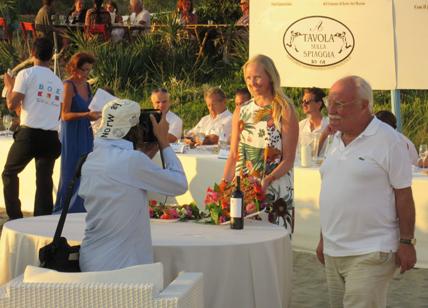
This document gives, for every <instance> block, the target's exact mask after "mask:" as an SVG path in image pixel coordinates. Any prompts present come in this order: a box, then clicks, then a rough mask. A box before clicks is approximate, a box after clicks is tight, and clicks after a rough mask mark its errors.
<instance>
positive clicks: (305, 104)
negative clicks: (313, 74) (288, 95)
mask: <svg viewBox="0 0 428 308" xmlns="http://www.w3.org/2000/svg"><path fill="white" fill-rule="evenodd" d="M314 102H315V100H313V99H310V100H308V101H305V100H304V99H302V101H301V102H300V104H302V105H303V106H308V105H309V104H310V103H314Z"/></svg>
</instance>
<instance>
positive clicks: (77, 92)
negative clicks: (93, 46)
mask: <svg viewBox="0 0 428 308" xmlns="http://www.w3.org/2000/svg"><path fill="white" fill-rule="evenodd" d="M94 63H95V58H94V57H93V56H92V55H91V54H89V53H86V52H79V53H76V54H74V55H73V56H72V57H71V59H70V61H69V62H68V64H67V67H66V70H67V73H68V74H69V76H70V78H69V79H67V80H65V81H64V99H63V102H62V106H61V120H62V121H61V135H60V140H61V176H60V181H59V185H58V194H57V198H56V203H55V209H54V211H58V210H61V209H62V207H63V202H64V199H65V194H66V191H67V187H68V184H69V182H70V180H71V179H72V177H73V175H74V171H75V169H76V164H77V162H78V160H79V158H80V156H81V155H83V154H86V153H89V152H91V151H92V149H93V145H94V135H93V133H92V128H91V123H90V121H95V120H98V119H99V118H100V117H101V113H100V112H96V111H90V110H89V109H88V106H89V103H90V101H91V99H92V94H91V88H90V86H89V83H88V81H87V80H88V77H89V72H90V71H91V69H92V66H93V64H94ZM77 187H78V185H76V186H75V188H74V191H73V198H72V199H71V202H70V208H69V212H85V208H84V207H83V199H82V198H80V197H79V196H78V195H77V193H76V191H77Z"/></svg>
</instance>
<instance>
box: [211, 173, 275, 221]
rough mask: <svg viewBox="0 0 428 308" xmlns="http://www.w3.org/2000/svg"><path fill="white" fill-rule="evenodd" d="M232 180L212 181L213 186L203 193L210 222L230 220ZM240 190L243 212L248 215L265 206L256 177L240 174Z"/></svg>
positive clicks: (234, 185) (233, 186) (263, 195)
mask: <svg viewBox="0 0 428 308" xmlns="http://www.w3.org/2000/svg"><path fill="white" fill-rule="evenodd" d="M235 187H236V184H235V183H234V182H231V183H228V182H225V181H222V182H220V183H219V184H217V183H214V187H213V188H211V187H208V189H207V193H206V195H205V200H204V204H205V208H206V210H207V211H208V212H209V217H210V222H211V223H214V224H221V223H223V222H226V221H228V220H230V196H231V194H232V192H233V190H234V189H235ZM240 188H241V191H242V192H243V193H244V204H245V209H244V210H245V213H244V215H245V216H247V215H250V214H252V213H256V212H259V211H261V210H263V209H265V208H266V206H267V203H266V202H265V194H264V193H263V191H262V187H261V183H260V181H259V180H258V179H257V178H256V177H252V176H248V175H246V176H241V187H240Z"/></svg>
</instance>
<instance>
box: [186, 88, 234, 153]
mask: <svg viewBox="0 0 428 308" xmlns="http://www.w3.org/2000/svg"><path fill="white" fill-rule="evenodd" d="M204 99H205V103H206V104H207V108H208V111H209V113H210V114H208V115H206V116H204V117H203V118H202V119H201V120H200V121H199V122H198V124H196V126H195V127H194V128H192V129H191V130H190V132H189V133H188V136H187V137H189V138H187V139H186V142H187V143H189V144H191V145H192V144H195V143H196V144H198V145H200V144H205V145H212V144H217V143H218V141H219V138H220V136H223V137H224V138H225V139H226V140H229V139H230V134H231V132H232V113H231V112H230V111H229V110H228V109H227V107H226V94H224V92H223V91H222V90H221V89H220V88H209V89H208V90H207V91H206V92H205V93H204ZM185 137H186V136H185Z"/></svg>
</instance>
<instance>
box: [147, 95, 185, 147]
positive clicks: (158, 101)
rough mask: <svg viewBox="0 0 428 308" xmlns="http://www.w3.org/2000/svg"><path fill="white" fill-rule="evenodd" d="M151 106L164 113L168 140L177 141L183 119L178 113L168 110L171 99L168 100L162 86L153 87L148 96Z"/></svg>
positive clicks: (179, 136)
mask: <svg viewBox="0 0 428 308" xmlns="http://www.w3.org/2000/svg"><path fill="white" fill-rule="evenodd" d="M150 100H151V101H152V105H153V108H155V109H159V110H160V111H161V112H162V113H165V114H166V121H167V122H168V124H169V130H168V141H169V142H177V140H180V138H181V132H182V130H183V121H182V120H181V119H180V117H179V116H178V115H176V114H175V113H174V112H172V111H170V110H169V108H170V107H171V101H170V100H169V93H168V91H167V90H166V89H164V88H158V89H154V90H153V91H152V95H151V96H150Z"/></svg>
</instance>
